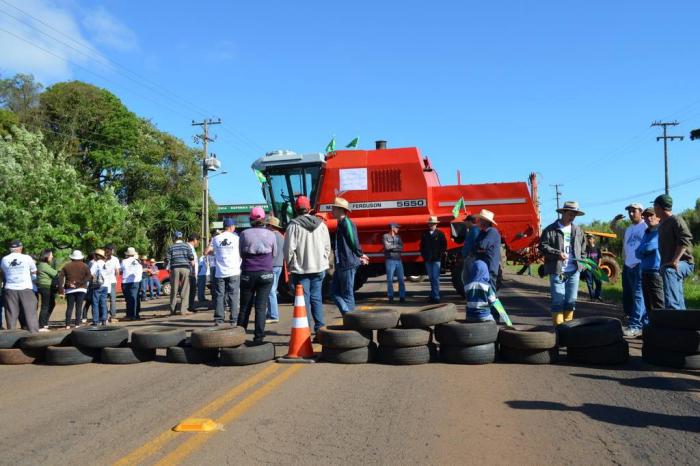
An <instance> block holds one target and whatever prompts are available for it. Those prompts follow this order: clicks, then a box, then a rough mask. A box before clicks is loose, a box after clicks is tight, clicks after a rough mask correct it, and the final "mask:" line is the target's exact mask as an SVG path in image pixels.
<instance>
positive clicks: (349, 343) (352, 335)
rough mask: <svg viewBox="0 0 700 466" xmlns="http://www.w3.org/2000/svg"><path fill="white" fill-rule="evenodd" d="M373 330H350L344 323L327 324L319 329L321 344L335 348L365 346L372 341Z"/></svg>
mask: <svg viewBox="0 0 700 466" xmlns="http://www.w3.org/2000/svg"><path fill="white" fill-rule="evenodd" d="M372 336H373V335H372V331H371V330H350V329H347V328H345V327H344V326H342V325H325V326H323V327H321V328H320V329H318V339H319V342H320V343H321V345H323V346H326V347H328V348H335V349H353V348H364V347H366V346H367V345H369V343H370V342H371V341H372Z"/></svg>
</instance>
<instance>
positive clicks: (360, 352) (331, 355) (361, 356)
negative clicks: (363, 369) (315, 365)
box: [321, 342, 377, 364]
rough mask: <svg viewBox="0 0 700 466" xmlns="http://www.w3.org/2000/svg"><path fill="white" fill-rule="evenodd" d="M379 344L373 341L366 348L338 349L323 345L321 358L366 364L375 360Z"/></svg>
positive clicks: (338, 361)
mask: <svg viewBox="0 0 700 466" xmlns="http://www.w3.org/2000/svg"><path fill="white" fill-rule="evenodd" d="M376 352H377V345H376V344H375V343H374V342H372V343H370V344H369V345H368V346H366V347H364V348H352V349H336V348H327V347H325V346H324V347H323V348H322V349H321V360H323V361H327V362H333V363H336V364H366V363H368V362H372V361H374V357H375V354H376Z"/></svg>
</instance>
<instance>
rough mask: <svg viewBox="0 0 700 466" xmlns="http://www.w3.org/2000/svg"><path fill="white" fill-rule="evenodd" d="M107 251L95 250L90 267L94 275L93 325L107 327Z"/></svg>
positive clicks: (92, 284)
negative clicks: (105, 276) (105, 275)
mask: <svg viewBox="0 0 700 466" xmlns="http://www.w3.org/2000/svg"><path fill="white" fill-rule="evenodd" d="M105 267H106V265H105V251H104V249H95V260H94V261H93V262H92V265H91V266H90V273H91V274H92V283H91V285H90V286H91V288H92V290H91V292H92V325H99V324H102V325H107V293H108V292H109V287H110V285H109V284H106V283H105V278H104V272H105Z"/></svg>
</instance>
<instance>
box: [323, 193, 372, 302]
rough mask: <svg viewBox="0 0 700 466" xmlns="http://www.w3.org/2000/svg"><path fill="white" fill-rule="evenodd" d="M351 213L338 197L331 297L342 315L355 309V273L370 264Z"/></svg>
mask: <svg viewBox="0 0 700 466" xmlns="http://www.w3.org/2000/svg"><path fill="white" fill-rule="evenodd" d="M349 212H350V204H349V203H348V201H346V200H345V199H343V198H342V197H336V198H335V202H334V204H333V217H334V218H335V219H337V220H338V228H337V230H336V233H335V251H334V252H335V271H334V273H333V282H332V283H331V295H333V301H334V302H335V305H336V306H338V310H340V313H341V314H345V313H346V312H350V311H352V310H354V309H355V272H357V269H358V268H359V267H360V265H361V264H368V263H369V258H368V257H367V256H366V255H365V254H364V253H363V252H362V248H361V247H360V241H359V238H358V237H357V227H356V226H355V224H354V223H352V221H351V220H350V218H349V217H348V213H349Z"/></svg>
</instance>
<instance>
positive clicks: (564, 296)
mask: <svg viewBox="0 0 700 466" xmlns="http://www.w3.org/2000/svg"><path fill="white" fill-rule="evenodd" d="M578 280H579V272H578V270H577V271H576V272H567V273H563V274H555V273H553V274H550V275H549V291H550V293H551V295H552V306H551V308H550V310H551V311H552V313H557V312H564V311H573V310H574V309H576V298H577V297H578Z"/></svg>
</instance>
